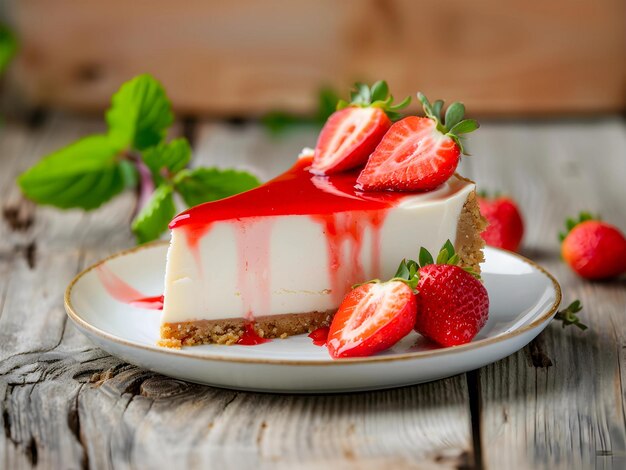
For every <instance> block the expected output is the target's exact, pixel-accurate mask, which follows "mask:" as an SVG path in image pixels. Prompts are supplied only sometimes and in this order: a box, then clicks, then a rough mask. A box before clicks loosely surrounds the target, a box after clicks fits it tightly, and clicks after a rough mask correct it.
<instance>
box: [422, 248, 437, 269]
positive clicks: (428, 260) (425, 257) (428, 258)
mask: <svg viewBox="0 0 626 470" xmlns="http://www.w3.org/2000/svg"><path fill="white" fill-rule="evenodd" d="M419 262H420V266H421V267H422V268H423V267H424V266H428V265H429V264H434V261H433V256H432V255H431V254H430V252H429V251H428V250H427V249H426V248H424V247H421V248H420V254H419Z"/></svg>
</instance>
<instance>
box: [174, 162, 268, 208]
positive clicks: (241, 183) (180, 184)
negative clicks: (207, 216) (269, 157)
mask: <svg viewBox="0 0 626 470" xmlns="http://www.w3.org/2000/svg"><path fill="white" fill-rule="evenodd" d="M259 184H260V182H259V180H258V179H257V177H256V176H254V175H253V174H251V173H248V172H247V171H240V170H231V169H224V170H223V169H219V168H195V169H193V170H183V171H181V172H180V173H178V174H177V175H176V177H175V178H174V185H175V187H176V190H177V191H178V192H179V193H180V195H181V196H182V197H183V199H184V200H185V202H186V203H187V204H188V205H189V206H195V205H197V204H202V203H203V202H208V201H215V200H217V199H222V198H225V197H228V196H233V195H235V194H238V193H241V192H243V191H247V190H249V189H252V188H255V187H256V186H258V185H259Z"/></svg>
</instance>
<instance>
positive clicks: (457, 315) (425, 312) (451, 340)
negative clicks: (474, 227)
mask: <svg viewBox="0 0 626 470" xmlns="http://www.w3.org/2000/svg"><path fill="white" fill-rule="evenodd" d="M457 263H458V256H457V255H456V254H454V247H453V246H452V244H451V243H450V242H449V241H448V242H446V244H445V245H444V247H443V248H442V250H441V252H440V253H439V256H438V257H437V262H436V264H435V263H433V259H432V256H431V255H430V253H428V251H426V250H425V249H424V248H422V250H421V251H420V268H419V271H418V274H419V282H418V284H417V290H418V296H417V301H418V309H417V317H416V322H415V331H417V332H418V333H420V334H422V335H423V336H425V337H427V338H429V339H431V340H432V341H434V342H436V343H438V344H440V345H442V346H457V345H459V344H465V343H468V342H470V341H471V340H472V339H473V338H474V337H475V336H476V334H477V333H478V332H479V331H480V330H481V328H482V327H483V326H485V323H487V318H488V316H489V296H488V294H487V289H485V286H484V285H483V284H482V282H481V281H480V280H479V279H478V278H477V277H476V276H475V275H474V274H473V273H471V272H468V271H466V270H464V269H463V268H461V267H460V266H457Z"/></svg>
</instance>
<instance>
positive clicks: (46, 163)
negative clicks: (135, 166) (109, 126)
mask: <svg viewBox="0 0 626 470" xmlns="http://www.w3.org/2000/svg"><path fill="white" fill-rule="evenodd" d="M118 152H119V148H117V146H116V145H115V144H114V143H113V142H112V141H111V140H110V139H109V138H108V136H104V135H92V136H89V137H85V138H83V139H81V140H79V141H77V142H75V143H73V144H71V145H69V146H67V147H64V148H62V149H60V150H57V151H56V152H53V153H51V154H50V155H48V156H46V157H44V158H43V159H42V160H41V161H40V162H39V163H37V164H36V165H34V166H33V167H31V168H30V169H28V170H26V171H25V172H24V173H22V174H21V175H20V176H19V178H18V184H19V186H20V188H21V190H22V192H23V193H24V194H25V195H26V197H28V198H29V199H31V200H33V201H35V202H36V203H38V204H47V205H51V206H56V207H60V208H62V209H69V208H81V209H85V210H90V209H95V208H97V207H99V206H100V205H102V204H103V203H105V202H106V201H108V200H109V199H111V198H112V197H113V196H115V195H117V194H118V193H120V192H121V191H122V190H123V189H124V183H125V176H124V170H123V167H122V166H121V165H120V163H119V156H118Z"/></svg>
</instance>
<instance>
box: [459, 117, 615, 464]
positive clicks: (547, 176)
mask: <svg viewBox="0 0 626 470" xmlns="http://www.w3.org/2000/svg"><path fill="white" fill-rule="evenodd" d="M600 143H601V144H600ZM472 151H473V153H474V154H475V155H476V156H477V158H473V157H472V158H471V161H470V159H467V161H466V164H467V168H466V174H469V175H470V176H471V177H473V178H475V179H476V180H477V181H478V182H479V183H481V184H482V185H483V187H488V188H491V189H492V190H493V189H505V190H507V191H509V192H510V193H512V194H513V195H514V196H515V197H516V198H517V199H518V200H519V201H520V202H521V204H522V207H523V209H524V214H525V216H526V226H527V227H528V231H527V237H526V244H525V252H526V254H528V255H529V256H531V257H532V258H533V259H535V260H536V261H538V262H540V263H541V264H542V265H544V266H545V267H546V268H547V269H548V270H549V271H551V272H552V273H553V274H555V275H556V276H557V278H558V279H559V281H560V283H561V286H562V288H563V293H564V300H565V302H569V301H571V300H573V299H575V298H580V299H581V301H582V303H583V305H584V310H583V312H582V317H583V319H584V323H586V324H588V325H589V330H587V331H586V332H580V331H578V330H577V329H574V328H568V329H567V330H563V329H562V328H561V327H560V326H559V325H557V324H553V325H551V326H550V327H549V328H548V329H547V330H546V331H545V332H544V333H543V334H542V335H541V336H540V337H539V338H538V339H537V340H535V341H534V342H533V343H531V345H530V346H529V347H527V348H525V350H524V351H522V352H520V353H518V354H514V355H512V356H510V357H509V358H507V359H505V360H503V361H500V362H498V363H496V364H494V365H491V366H488V367H485V368H483V369H482V370H481V371H480V390H479V393H480V398H481V410H480V418H481V419H480V423H481V424H480V426H481V441H482V453H483V459H484V462H485V465H486V467H488V468H504V467H507V466H508V465H509V464H510V462H511V461H512V460H513V461H515V462H516V465H517V466H518V467H519V468H624V467H625V466H626V431H625V426H624V422H625V421H624V419H625V414H624V398H625V395H624V388H623V384H624V378H625V374H624V359H625V354H624V350H625V348H626V343H625V339H626V336H625V333H626V329H625V326H624V324H625V323H624V318H625V315H626V289H625V287H626V282H625V281H624V280H621V281H615V282H607V283H589V282H585V281H582V280H580V279H579V278H577V277H576V276H575V275H574V274H572V272H571V271H569V269H567V268H566V267H565V265H564V264H563V262H562V261H561V260H560V259H559V254H558V242H557V233H558V232H559V230H561V229H562V227H563V221H564V219H565V217H566V216H567V215H574V214H577V213H578V212H579V211H580V210H585V209H586V210H591V211H593V212H601V213H602V214H603V215H604V216H605V218H606V219H607V220H609V221H611V222H613V223H615V224H617V225H618V226H620V227H621V228H622V230H626V207H625V206H624V204H623V201H625V200H626V187H625V186H624V177H626V160H625V159H624V154H625V152H626V133H625V127H624V123H623V122H622V121H619V120H602V121H599V122H580V123H570V124H553V125H550V126H546V125H541V126H540V125H527V126H519V125H503V126H498V127H497V128H491V129H489V128H485V129H484V130H481V135H480V138H478V135H477V138H476V139H475V144H474V145H473V147H472Z"/></svg>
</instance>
